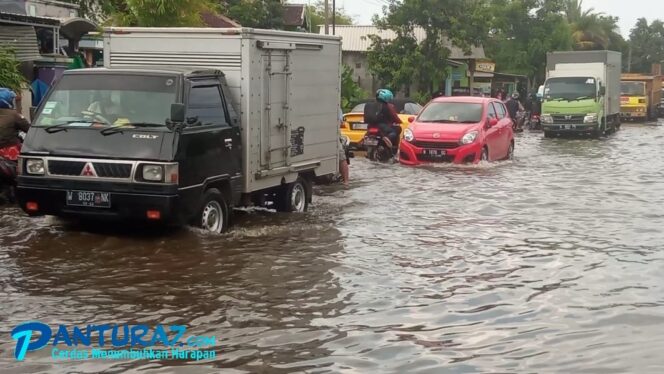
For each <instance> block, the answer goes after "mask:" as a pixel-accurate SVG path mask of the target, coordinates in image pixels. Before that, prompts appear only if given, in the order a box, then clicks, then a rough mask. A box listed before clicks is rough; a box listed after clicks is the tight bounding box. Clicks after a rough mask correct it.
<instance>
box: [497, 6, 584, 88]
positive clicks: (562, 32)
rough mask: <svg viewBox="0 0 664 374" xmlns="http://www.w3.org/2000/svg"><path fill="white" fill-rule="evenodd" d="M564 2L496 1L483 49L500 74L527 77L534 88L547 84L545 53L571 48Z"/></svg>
mask: <svg viewBox="0 0 664 374" xmlns="http://www.w3.org/2000/svg"><path fill="white" fill-rule="evenodd" d="M563 9H564V4H563V2H562V1H551V0H494V1H492V3H491V10H492V14H493V15H494V17H493V18H492V21H491V30H490V33H489V38H488V39H487V41H486V43H485V44H484V50H485V53H486V55H487V57H489V58H490V59H492V60H493V61H495V62H496V68H497V69H499V70H500V71H501V72H507V73H513V74H521V75H526V76H528V77H529V78H530V79H531V83H532V86H533V87H535V86H537V85H538V84H539V83H541V82H543V81H544V75H545V70H546V53H547V52H551V51H564V50H570V49H571V48H572V37H571V30H570V28H569V26H568V23H567V22H566V20H565V18H564V17H563V16H562V14H561V12H562V10H563Z"/></svg>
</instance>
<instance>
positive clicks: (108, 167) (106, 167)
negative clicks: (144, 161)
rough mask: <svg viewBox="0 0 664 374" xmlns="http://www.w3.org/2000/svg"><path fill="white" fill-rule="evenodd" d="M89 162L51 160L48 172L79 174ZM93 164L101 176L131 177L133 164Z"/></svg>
mask: <svg viewBox="0 0 664 374" xmlns="http://www.w3.org/2000/svg"><path fill="white" fill-rule="evenodd" d="M86 164H87V163H86V162H83V161H63V160H50V161H49V162H48V172H49V174H51V175H62V176H79V175H81V173H82V172H83V168H84V167H85V165H86ZM92 166H93V167H94V169H95V171H96V172H97V177H99V178H125V179H126V178H129V177H130V176H131V168H132V165H131V164H116V163H108V162H93V163H92Z"/></svg>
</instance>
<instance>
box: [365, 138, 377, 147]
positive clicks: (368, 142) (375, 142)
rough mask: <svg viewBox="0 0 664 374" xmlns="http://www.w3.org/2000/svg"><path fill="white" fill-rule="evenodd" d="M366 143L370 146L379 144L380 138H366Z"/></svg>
mask: <svg viewBox="0 0 664 374" xmlns="http://www.w3.org/2000/svg"><path fill="white" fill-rule="evenodd" d="M364 145H368V146H372V147H374V146H377V145H378V139H373V138H366V139H364Z"/></svg>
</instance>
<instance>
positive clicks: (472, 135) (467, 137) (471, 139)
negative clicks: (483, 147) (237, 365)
mask: <svg viewBox="0 0 664 374" xmlns="http://www.w3.org/2000/svg"><path fill="white" fill-rule="evenodd" d="M475 139H477V131H471V132H469V133H468V134H466V135H464V136H463V138H461V142H460V143H461V144H464V145H465V144H470V143H472V142H474V141H475Z"/></svg>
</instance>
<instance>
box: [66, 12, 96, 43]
mask: <svg viewBox="0 0 664 374" xmlns="http://www.w3.org/2000/svg"><path fill="white" fill-rule="evenodd" d="M96 30H97V25H96V24H95V23H94V22H91V21H88V20H87V19H84V18H78V17H74V18H68V19H63V20H62V23H61V24H60V35H62V36H64V37H65V38H67V39H72V40H80V39H81V37H83V35H85V34H87V33H89V32H93V31H96Z"/></svg>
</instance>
